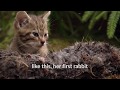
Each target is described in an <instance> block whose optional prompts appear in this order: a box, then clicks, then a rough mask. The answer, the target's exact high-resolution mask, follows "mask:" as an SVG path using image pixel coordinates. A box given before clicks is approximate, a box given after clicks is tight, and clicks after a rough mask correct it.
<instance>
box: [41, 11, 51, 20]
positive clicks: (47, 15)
mask: <svg viewBox="0 0 120 90" xmlns="http://www.w3.org/2000/svg"><path fill="white" fill-rule="evenodd" d="M50 14H51V11H47V12H45V13H44V14H43V15H42V18H43V19H44V20H48V17H49V16H50Z"/></svg>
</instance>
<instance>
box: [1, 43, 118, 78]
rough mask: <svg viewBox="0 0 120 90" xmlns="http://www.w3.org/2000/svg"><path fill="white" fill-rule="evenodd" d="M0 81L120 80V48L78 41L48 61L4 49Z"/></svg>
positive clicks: (2, 51) (53, 54)
mask: <svg viewBox="0 0 120 90" xmlns="http://www.w3.org/2000/svg"><path fill="white" fill-rule="evenodd" d="M75 65H76V67H74V66H75ZM42 66H44V67H42ZM63 66H64V67H63ZM0 79H120V49H119V48H117V47H114V46H112V45H110V44H108V43H103V42H78V43H75V44H74V45H73V46H69V47H67V48H64V49H62V50H60V51H58V52H49V54H48V56H47V57H45V58H44V57H41V56H40V55H39V54H18V53H17V52H9V51H7V50H1V51H0Z"/></svg>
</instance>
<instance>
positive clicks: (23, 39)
mask: <svg viewBox="0 0 120 90" xmlns="http://www.w3.org/2000/svg"><path fill="white" fill-rule="evenodd" d="M50 13H51V12H50V11H47V12H45V13H44V14H42V15H40V16H36V15H28V14H27V13H26V12H25V11H19V12H17V14H16V18H15V21H14V29H15V34H14V38H13V41H12V43H11V45H10V50H12V51H17V52H18V53H25V54H26V53H29V54H40V55H41V56H46V55H47V53H48V48H47V45H46V44H47V43H46V41H47V39H48V25H47V24H48V23H47V22H48V17H49V15H50Z"/></svg>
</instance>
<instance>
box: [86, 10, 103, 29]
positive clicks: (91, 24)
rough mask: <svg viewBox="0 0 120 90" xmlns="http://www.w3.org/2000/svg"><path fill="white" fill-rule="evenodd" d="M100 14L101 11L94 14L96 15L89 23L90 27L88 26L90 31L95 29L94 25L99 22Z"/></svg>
mask: <svg viewBox="0 0 120 90" xmlns="http://www.w3.org/2000/svg"><path fill="white" fill-rule="evenodd" d="M100 13H101V11H96V12H95V13H94V15H93V16H92V18H91V20H90V23H89V26H88V28H89V30H91V29H93V27H94V25H95V23H96V21H97V20H96V16H98V15H99V14H100Z"/></svg>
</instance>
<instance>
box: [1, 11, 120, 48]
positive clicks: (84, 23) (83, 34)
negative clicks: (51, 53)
mask: <svg viewBox="0 0 120 90" xmlns="http://www.w3.org/2000/svg"><path fill="white" fill-rule="evenodd" d="M16 12H17V11H1V12H0V49H6V48H7V46H9V44H10V42H11V40H12V37H13V35H14V29H13V21H14V18H15V15H16ZM27 12H28V13H29V14H36V15H39V14H41V13H43V11H27ZM119 18H120V12H119V11H52V14H51V16H50V22H49V28H50V30H49V33H50V39H49V44H50V48H52V47H55V49H57V50H59V49H61V48H64V47H66V46H68V45H71V44H73V43H74V42H76V41H93V40H94V41H105V42H109V43H111V44H114V45H117V46H119V44H120V41H119V38H120V36H119V34H120V30H119V28H120V27H119V24H120V22H119Z"/></svg>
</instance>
